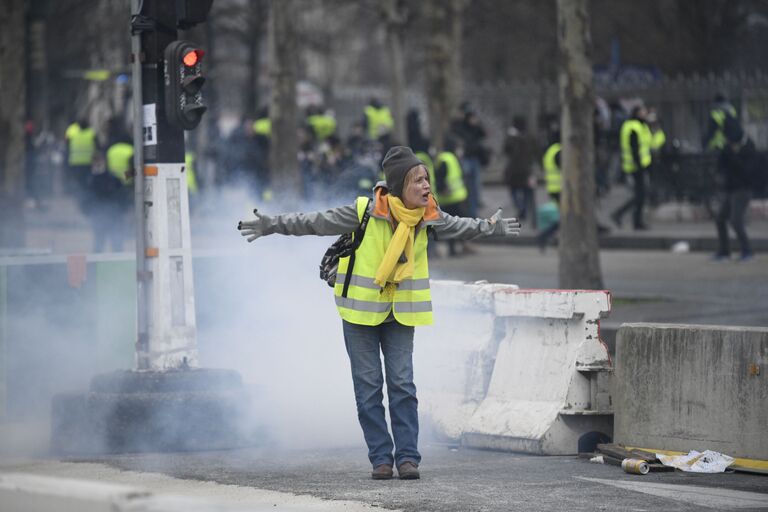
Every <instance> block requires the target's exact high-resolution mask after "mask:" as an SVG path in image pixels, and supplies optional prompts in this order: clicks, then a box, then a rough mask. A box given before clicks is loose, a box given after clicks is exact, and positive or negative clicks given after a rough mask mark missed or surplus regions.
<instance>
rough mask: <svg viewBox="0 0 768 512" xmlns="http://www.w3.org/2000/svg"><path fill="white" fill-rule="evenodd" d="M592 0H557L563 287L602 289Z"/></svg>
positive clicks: (560, 249) (561, 270) (560, 252)
mask: <svg viewBox="0 0 768 512" xmlns="http://www.w3.org/2000/svg"><path fill="white" fill-rule="evenodd" d="M589 2H590V0H557V21H558V31H557V34H558V48H559V54H560V66H559V70H560V71H559V85H560V104H561V105H562V113H561V121H560V124H561V134H562V141H561V143H562V153H561V155H562V156H561V161H562V166H561V167H562V171H563V191H562V194H561V198H560V247H559V255H560V272H559V274H560V275H559V277H560V279H559V281H560V287H561V288H570V289H590V290H591V289H600V288H602V287H603V279H602V274H601V271H600V256H599V249H598V243H597V224H596V221H595V176H594V169H595V154H594V140H593V139H594V135H593V132H592V125H593V111H594V95H593V91H592V59H591V52H592V41H591V35H590V26H589V24H590V21H589Z"/></svg>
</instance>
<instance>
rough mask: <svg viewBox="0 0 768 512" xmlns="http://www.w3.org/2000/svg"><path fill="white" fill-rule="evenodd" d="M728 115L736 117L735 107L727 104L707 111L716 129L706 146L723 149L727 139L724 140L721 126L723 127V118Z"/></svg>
mask: <svg viewBox="0 0 768 512" xmlns="http://www.w3.org/2000/svg"><path fill="white" fill-rule="evenodd" d="M729 115H730V116H731V117H736V109H735V108H733V106H732V105H728V106H727V107H725V109H722V108H715V109H712V111H711V112H710V113H709V116H710V117H711V118H712V120H713V121H714V122H715V124H716V125H717V131H715V134H714V135H713V136H712V138H711V139H709V144H708V146H707V147H708V148H709V149H723V148H724V147H725V144H726V142H727V141H726V140H725V132H724V131H723V128H724V127H725V118H726V117H728V116H729Z"/></svg>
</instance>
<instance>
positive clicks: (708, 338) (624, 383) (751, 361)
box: [614, 323, 768, 460]
mask: <svg viewBox="0 0 768 512" xmlns="http://www.w3.org/2000/svg"><path fill="white" fill-rule="evenodd" d="M614 399H615V404H616V405H615V441H616V442H619V443H623V444H626V445H628V446H636V447H645V448H652V449H660V450H662V449H663V450H674V451H683V452H688V451H689V450H699V451H703V450H705V449H709V450H714V451H718V452H721V453H725V454H727V455H730V456H732V457H738V458H748V459H762V460H768V435H766V428H768V407H766V404H768V328H764V327H760V328H757V327H755V328H750V327H721V326H706V325H664V324H640V323H638V324H624V325H622V326H621V327H620V328H619V331H618V334H617V339H616V379H615V395H614Z"/></svg>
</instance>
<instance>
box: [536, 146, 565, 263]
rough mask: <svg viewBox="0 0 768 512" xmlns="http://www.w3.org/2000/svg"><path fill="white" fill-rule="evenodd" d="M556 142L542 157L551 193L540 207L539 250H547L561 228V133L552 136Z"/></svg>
mask: <svg viewBox="0 0 768 512" xmlns="http://www.w3.org/2000/svg"><path fill="white" fill-rule="evenodd" d="M552 138H553V140H554V142H552V144H550V145H549V147H548V148H547V150H546V151H545V152H544V156H543V157H542V159H541V167H542V169H544V184H545V187H546V189H547V195H549V202H548V203H544V204H543V205H541V207H540V208H539V212H538V216H539V220H538V222H537V224H538V225H539V228H540V229H541V231H540V233H539V235H538V236H537V242H538V245H539V250H540V251H541V252H544V251H546V249H547V245H548V244H549V241H550V239H551V238H552V237H553V236H554V235H555V233H557V230H558V229H560V193H561V192H562V191H563V173H562V171H561V166H560V160H561V145H560V133H559V132H555V133H554V134H553V136H552Z"/></svg>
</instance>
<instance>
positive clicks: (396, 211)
mask: <svg viewBox="0 0 768 512" xmlns="http://www.w3.org/2000/svg"><path fill="white" fill-rule="evenodd" d="M388 202H389V209H390V211H391V212H392V215H393V216H394V218H395V220H397V221H398V224H397V229H395V233H394V234H393V235H392V240H390V241H389V245H388V246H387V252H385V253H384V258H383V259H382V260H381V264H379V268H378V269H377V270H376V277H375V278H374V281H375V282H376V284H378V285H379V286H381V287H382V288H383V287H385V286H386V284H387V283H388V282H390V283H399V282H400V281H402V280H403V279H407V278H409V277H413V253H414V252H413V241H414V237H415V236H416V226H417V225H418V223H419V222H421V219H422V218H423V217H424V208H416V209H414V210H409V209H408V208H406V207H405V205H404V204H403V202H402V201H401V200H400V198H397V197H395V196H392V195H390V196H389V198H388ZM403 253H405V262H404V263H398V260H399V259H400V255H401V254H403Z"/></svg>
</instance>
